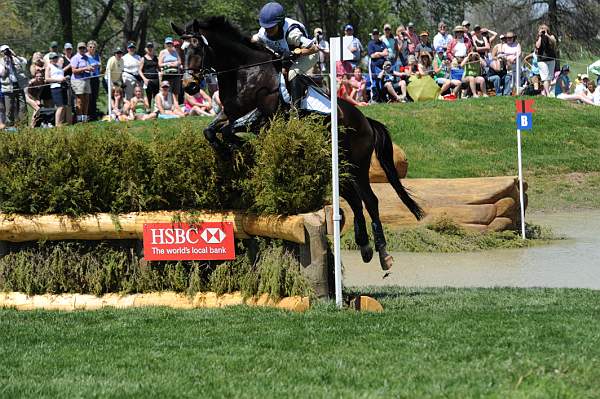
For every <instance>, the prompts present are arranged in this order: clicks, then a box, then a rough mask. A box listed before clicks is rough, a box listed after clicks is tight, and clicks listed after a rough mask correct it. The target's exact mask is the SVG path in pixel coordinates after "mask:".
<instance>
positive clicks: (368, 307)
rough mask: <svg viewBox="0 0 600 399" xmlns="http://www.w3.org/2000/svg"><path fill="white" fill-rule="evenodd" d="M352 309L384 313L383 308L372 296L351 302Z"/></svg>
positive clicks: (362, 296)
mask: <svg viewBox="0 0 600 399" xmlns="http://www.w3.org/2000/svg"><path fill="white" fill-rule="evenodd" d="M350 309H354V310H358V311H360V312H375V313H381V312H383V306H381V303H379V301H377V300H376V299H375V298H371V297H370V296H366V295H361V296H358V297H356V298H352V300H350Z"/></svg>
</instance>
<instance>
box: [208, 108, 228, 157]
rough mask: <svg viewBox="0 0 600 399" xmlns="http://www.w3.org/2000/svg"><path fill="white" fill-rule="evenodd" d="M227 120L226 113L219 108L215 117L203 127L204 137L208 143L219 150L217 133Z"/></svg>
mask: <svg viewBox="0 0 600 399" xmlns="http://www.w3.org/2000/svg"><path fill="white" fill-rule="evenodd" d="M227 121H228V119H227V115H225V112H223V110H221V112H219V113H218V114H217V116H216V117H215V119H213V120H212V122H210V124H209V125H208V126H207V127H206V129H204V137H205V138H206V140H207V141H208V144H209V145H210V146H211V147H212V148H214V149H215V150H217V151H220V150H221V148H220V144H219V139H218V138H217V133H218V132H219V131H221V130H222V129H223V126H225V124H226V123H227Z"/></svg>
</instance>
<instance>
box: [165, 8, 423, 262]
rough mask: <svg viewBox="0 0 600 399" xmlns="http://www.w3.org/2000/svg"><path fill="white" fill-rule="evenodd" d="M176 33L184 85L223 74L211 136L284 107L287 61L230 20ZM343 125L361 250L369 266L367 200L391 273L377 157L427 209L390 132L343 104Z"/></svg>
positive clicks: (402, 193)
mask: <svg viewBox="0 0 600 399" xmlns="http://www.w3.org/2000/svg"><path fill="white" fill-rule="evenodd" d="M171 26H172V28H173V30H174V31H175V33H177V34H178V35H179V36H181V37H182V38H183V39H185V40H187V41H188V42H189V46H188V47H187V49H186V50H185V54H184V58H185V71H186V74H185V76H184V79H183V86H184V88H185V89H186V90H188V91H189V90H190V89H192V91H194V90H197V88H198V87H199V84H198V83H199V81H200V80H201V79H202V78H203V76H204V74H205V73H206V71H208V70H214V71H216V73H217V74H218V82H219V96H220V98H221V102H222V103H223V108H224V109H223V111H222V113H221V114H220V115H218V116H217V118H216V119H215V120H214V121H213V122H212V123H211V124H210V125H209V126H208V128H207V129H206V131H205V136H206V137H207V139H208V140H209V141H211V140H216V132H217V131H221V132H222V133H223V136H224V138H225V137H228V136H231V135H232V133H233V129H232V128H231V123H228V122H227V121H235V120H237V119H238V118H241V117H242V116H244V115H246V114H248V113H249V112H251V111H252V110H254V109H258V111H259V112H260V114H261V115H262V117H264V118H268V117H270V116H273V115H274V114H275V113H276V112H277V111H278V110H279V109H280V107H281V106H282V104H281V101H280V95H279V70H280V66H281V61H280V60H278V59H276V58H275V57H274V55H273V52H271V51H270V50H268V49H266V48H265V47H264V46H262V45H261V44H257V43H253V42H251V40H250V39H249V38H248V37H245V36H243V35H242V34H241V33H240V31H239V30H238V29H237V28H236V27H234V26H232V25H231V24H230V23H229V22H228V21H227V20H226V18H225V17H213V18H210V19H208V20H206V21H203V22H199V21H197V20H194V21H192V22H190V23H188V24H187V25H186V26H185V27H184V28H182V27H179V26H177V25H175V24H173V23H171ZM338 115H339V124H340V126H343V127H344V129H345V134H343V135H342V136H341V138H340V157H343V158H344V159H345V161H346V162H347V163H348V164H349V166H350V168H349V169H350V173H351V175H352V178H351V179H349V180H351V181H350V182H349V183H346V184H344V185H343V186H342V187H341V188H340V194H341V196H342V197H343V198H344V199H345V200H346V201H347V202H348V204H349V205H350V207H351V208H352V212H353V213H354V233H355V239H356V243H357V244H358V245H359V246H360V250H361V255H362V258H363V261H365V262H369V261H370V260H371V258H372V257H373V250H372V249H371V246H370V244H369V237H368V234H367V226H366V220H365V217H364V214H363V202H364V204H365V206H366V208H367V212H369V216H370V217H371V220H372V231H373V238H374V241H375V249H376V250H377V252H378V253H379V260H380V264H381V267H382V268H383V269H384V270H388V269H389V268H390V267H391V266H392V263H393V259H392V257H391V256H390V255H389V254H388V252H387V251H386V241H385V236H384V233H383V226H382V224H381V220H380V218H379V206H378V200H377V197H376V196H375V194H374V193H373V190H372V189H371V185H370V183H369V167H370V164H371V155H372V154H373V151H375V155H376V156H377V159H378V160H379V162H380V164H381V166H382V168H383V170H384V171H385V174H386V176H387V179H388V181H389V182H390V184H391V185H392V186H393V187H394V189H395V191H396V193H397V194H398V196H399V197H400V199H401V200H402V202H403V203H404V204H405V205H406V206H407V207H408V209H409V210H410V211H411V212H412V213H413V214H414V215H415V217H416V218H417V219H421V218H422V216H423V211H422V209H421V208H420V207H419V205H418V204H417V203H416V202H415V201H414V200H413V199H412V198H411V196H410V195H409V194H408V192H407V191H406V190H405V189H404V187H403V186H402V183H401V182H400V179H399V177H398V173H397V172H396V169H395V167H394V162H393V150H392V140H391V137H390V134H389V132H388V130H387V128H386V127H385V126H384V125H383V124H381V123H380V122H377V121H375V120H373V119H371V118H367V117H365V116H364V115H363V114H362V113H361V112H360V111H359V110H358V109H357V108H356V107H354V106H353V105H351V104H349V103H347V102H345V101H343V100H338Z"/></svg>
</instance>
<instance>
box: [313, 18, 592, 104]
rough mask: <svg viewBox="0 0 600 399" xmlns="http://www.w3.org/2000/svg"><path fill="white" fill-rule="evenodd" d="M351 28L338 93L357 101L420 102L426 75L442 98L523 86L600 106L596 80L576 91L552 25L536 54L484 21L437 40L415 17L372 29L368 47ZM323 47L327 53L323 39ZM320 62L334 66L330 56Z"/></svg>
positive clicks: (441, 28) (444, 32)
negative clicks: (413, 89) (416, 90)
mask: <svg viewBox="0 0 600 399" xmlns="http://www.w3.org/2000/svg"><path fill="white" fill-rule="evenodd" d="M317 30H318V31H319V32H321V31H320V29H317ZM317 30H315V31H317ZM344 32H345V37H344V40H343V47H345V48H344V49H343V50H347V51H348V52H347V53H346V54H348V55H346V56H345V57H344V58H343V61H340V62H338V65H337V70H336V74H337V76H338V82H339V90H338V96H340V97H342V98H344V99H346V100H348V101H350V102H352V103H354V104H356V105H360V106H362V105H367V104H368V103H375V102H406V101H411V100H414V99H412V98H410V94H409V91H410V90H408V88H409V87H410V85H411V83H412V84H420V83H422V81H421V82H418V81H417V79H422V78H425V77H430V78H431V79H433V81H434V82H435V83H436V84H437V85H438V87H439V93H440V94H439V97H438V98H439V99H446V100H455V99H459V98H468V97H474V98H476V97H487V96H489V95H495V96H510V95H514V94H515V93H516V91H517V89H518V91H519V93H520V94H527V95H544V96H553V97H556V98H559V99H565V100H571V101H581V102H584V103H586V104H592V103H594V104H596V105H600V89H597V88H596V85H595V84H593V83H591V84H590V85H589V86H588V87H586V90H585V91H582V90H579V91H577V92H576V93H572V94H571V92H572V91H573V89H574V86H575V85H573V87H571V85H570V81H569V80H568V79H565V78H564V76H566V75H568V73H569V67H568V66H565V65H563V67H562V68H561V67H559V62H558V61H559V60H558V59H557V54H558V52H557V45H558V43H557V39H556V37H555V36H554V35H553V34H552V32H551V31H550V29H549V28H548V26H547V25H545V24H542V25H540V26H539V27H538V34H537V38H536V41H535V45H534V46H533V48H532V49H531V52H529V51H525V50H523V49H522V48H521V44H520V43H519V40H518V37H517V35H516V34H515V33H514V32H506V33H503V34H498V33H497V32H494V31H493V30H491V29H489V28H486V27H482V26H480V25H475V26H473V27H471V23H470V22H469V21H463V22H462V24H460V25H457V26H455V27H454V28H453V29H451V30H450V29H449V26H448V24H446V23H445V22H440V23H439V24H438V26H437V32H436V33H435V35H433V40H431V39H430V36H431V35H430V32H428V31H427V30H422V31H417V30H416V29H415V25H414V24H413V23H412V22H409V23H408V24H407V25H406V26H404V25H401V26H399V27H398V28H397V29H396V30H395V34H394V33H393V30H392V26H391V25H390V24H384V25H383V34H382V33H381V32H380V31H379V28H375V29H373V30H372V31H371V40H369V41H368V43H367V46H366V49H365V48H364V47H363V45H362V43H361V41H360V40H359V39H358V38H357V37H355V36H354V29H353V27H352V26H351V25H346V26H345V28H344ZM417 32H418V33H417ZM318 44H319V47H320V48H322V49H327V51H328V47H329V46H328V44H327V42H326V41H325V40H324V39H323V38H322V37H320V39H319V42H318ZM323 52H324V50H323ZM349 54H351V56H350V55H349ZM363 55H366V57H364V58H363ZM518 61H519V63H518ZM321 63H322V65H325V66H326V65H328V64H327V63H326V62H324V61H323V60H322V62H321ZM518 67H520V68H521V71H520V72H521V74H520V81H519V82H517V73H516V72H517V68H518ZM321 71H322V72H324V71H326V69H322V70H321ZM357 74H363V77H362V78H358V77H357ZM587 80H588V81H589V78H587ZM576 83H579V82H578V81H577V82H576ZM592 85H593V86H592ZM592 88H593V90H591V89H592Z"/></svg>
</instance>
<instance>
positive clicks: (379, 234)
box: [358, 163, 394, 270]
mask: <svg viewBox="0 0 600 399" xmlns="http://www.w3.org/2000/svg"><path fill="white" fill-rule="evenodd" d="M369 165H370V163H365V165H363V167H360V168H359V177H358V185H359V190H360V194H361V197H362V200H363V201H364V203H365V207H366V208H367V212H369V216H370V217H371V221H372V222H371V228H372V229H373V239H374V241H375V250H376V251H377V252H378V253H379V263H380V264H381V268H382V269H383V270H389V269H390V268H391V267H392V265H393V263H394V258H393V257H392V256H391V255H390V254H389V253H388V252H387V250H386V246H387V242H386V240H385V234H384V233H383V225H382V224H381V220H380V219H379V200H378V199H377V196H376V195H375V193H374V192H373V189H371V184H370V182H369Z"/></svg>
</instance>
